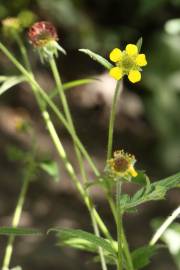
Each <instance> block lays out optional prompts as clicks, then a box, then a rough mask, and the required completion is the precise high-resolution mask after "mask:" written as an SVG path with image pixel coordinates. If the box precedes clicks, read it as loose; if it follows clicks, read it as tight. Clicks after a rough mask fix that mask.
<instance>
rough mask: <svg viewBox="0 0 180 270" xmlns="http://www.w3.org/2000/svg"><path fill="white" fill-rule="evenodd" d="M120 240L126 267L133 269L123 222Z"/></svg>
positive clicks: (129, 269)
mask: <svg viewBox="0 0 180 270" xmlns="http://www.w3.org/2000/svg"><path fill="white" fill-rule="evenodd" d="M122 242H123V249H124V254H125V256H126V262H127V265H128V268H127V269H128V270H134V266H133V262H132V258H131V253H130V250H129V245H128V241H127V239H126V235H125V232H124V228H123V224H122Z"/></svg>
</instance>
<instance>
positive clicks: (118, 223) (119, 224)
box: [116, 181, 123, 270]
mask: <svg viewBox="0 0 180 270" xmlns="http://www.w3.org/2000/svg"><path fill="white" fill-rule="evenodd" d="M120 195H121V181H117V184H116V226H117V242H118V256H117V269H118V270H122V269H123V264H122V238H121V234H122V213H121V207H120Z"/></svg>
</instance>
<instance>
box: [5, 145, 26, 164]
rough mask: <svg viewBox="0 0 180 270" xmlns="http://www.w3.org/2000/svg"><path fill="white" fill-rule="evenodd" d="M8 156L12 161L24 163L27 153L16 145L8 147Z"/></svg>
mask: <svg viewBox="0 0 180 270" xmlns="http://www.w3.org/2000/svg"><path fill="white" fill-rule="evenodd" d="M6 154H7V157H8V159H9V160H10V161H22V160H23V161H24V160H25V157H26V155H27V152H25V151H23V150H22V149H20V148H19V147H17V146H15V145H8V146H7V148H6Z"/></svg>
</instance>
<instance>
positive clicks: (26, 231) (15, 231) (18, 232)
mask: <svg viewBox="0 0 180 270" xmlns="http://www.w3.org/2000/svg"><path fill="white" fill-rule="evenodd" d="M40 234H42V233H41V231H40V230H38V229H33V228H21V227H17V228H14V227H0V235H14V236H32V235H40Z"/></svg>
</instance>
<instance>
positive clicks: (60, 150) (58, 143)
mask: <svg viewBox="0 0 180 270" xmlns="http://www.w3.org/2000/svg"><path fill="white" fill-rule="evenodd" d="M42 115H43V118H44V120H45V123H46V125H47V128H48V131H49V133H50V136H51V139H52V141H53V143H54V145H55V146H56V149H57V151H58V153H59V156H60V158H61V159H62V160H63V163H64V165H65V168H66V170H67V172H68V174H69V175H70V177H71V179H72V181H73V183H74V184H75V186H76V188H77V189H78V191H79V193H80V195H81V196H82V198H83V200H84V202H85V204H86V206H87V208H88V210H89V211H90V213H92V214H93V216H94V218H95V220H96V222H97V224H98V225H99V228H100V229H101V231H102V233H103V234H104V235H105V236H106V237H107V238H108V239H112V237H111V235H110V233H109V231H108V229H107V227H106V226H105V224H104V222H103V221H102V219H101V217H100V216H99V214H98V212H97V211H96V209H95V208H94V206H92V202H91V200H90V198H89V197H88V194H87V193H86V191H85V190H84V188H83V186H82V184H81V183H80V182H79V180H78V178H77V177H76V174H75V172H74V169H73V167H72V165H71V163H70V162H69V161H68V159H67V156H66V152H65V150H64V148H63V145H62V143H61V141H60V139H59V137H58V135H57V133H56V130H55V128H54V125H53V123H52V121H51V119H50V116H49V114H48V112H47V111H43V112H42Z"/></svg>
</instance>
